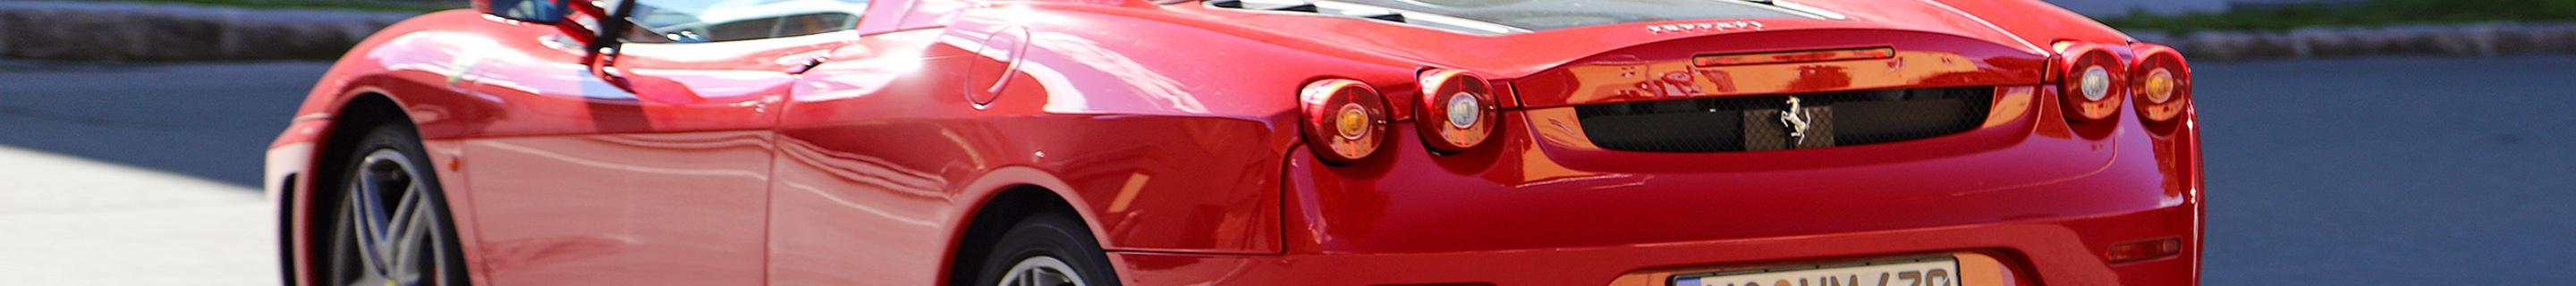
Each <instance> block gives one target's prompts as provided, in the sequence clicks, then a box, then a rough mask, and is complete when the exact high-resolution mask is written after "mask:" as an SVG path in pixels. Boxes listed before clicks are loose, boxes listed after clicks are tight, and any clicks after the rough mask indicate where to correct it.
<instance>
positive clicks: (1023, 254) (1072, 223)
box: [973, 213, 1118, 286]
mask: <svg viewBox="0 0 2576 286" xmlns="http://www.w3.org/2000/svg"><path fill="white" fill-rule="evenodd" d="M988 253H990V255H989V256H986V258H985V259H984V263H983V265H982V266H980V267H978V269H980V270H981V271H980V273H979V274H977V275H976V277H977V278H976V281H977V282H976V283H975V284H973V285H991V286H1118V275H1117V274H1116V273H1113V272H1112V271H1111V270H1110V269H1109V256H1108V255H1107V254H1106V253H1104V252H1102V251H1101V250H1100V245H1099V243H1098V242H1097V241H1096V240H1092V238H1091V229H1090V228H1088V227H1084V225H1083V224H1082V221H1081V220H1076V219H1073V218H1071V217H1070V216H1067V215H1063V214H1055V213H1046V214H1038V215H1036V216H1033V217H1030V218H1028V219H1023V220H1020V222H1019V224H1017V225H1014V226H1012V227H1011V229H1010V231H1008V232H1005V233H1004V234H1003V235H1002V238H1001V239H1000V240H998V241H996V242H995V243H994V244H993V249H992V251H991V252H988Z"/></svg>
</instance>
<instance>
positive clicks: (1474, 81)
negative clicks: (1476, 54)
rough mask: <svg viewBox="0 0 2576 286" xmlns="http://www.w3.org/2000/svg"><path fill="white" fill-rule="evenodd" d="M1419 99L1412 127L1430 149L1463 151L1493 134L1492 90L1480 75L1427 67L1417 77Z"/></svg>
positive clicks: (1493, 101) (1493, 110) (1493, 109)
mask: <svg viewBox="0 0 2576 286" xmlns="http://www.w3.org/2000/svg"><path fill="white" fill-rule="evenodd" d="M1419 83H1420V85H1421V86H1422V98H1421V100H1417V101H1414V102H1418V103H1420V104H1416V105H1417V106H1419V107H1418V109H1416V110H1417V111H1416V112H1414V114H1418V115H1417V116H1414V118H1415V120H1414V124H1413V126H1415V127H1417V128H1418V129H1421V131H1422V137H1423V138H1422V141H1423V142H1424V143H1427V145H1431V148H1432V149H1439V150H1441V151H1451V152H1456V151H1464V150H1467V148H1474V147H1476V145H1477V144H1482V143H1484V142H1485V139H1486V138H1488V137H1493V134H1494V122H1495V120H1496V118H1495V116H1496V114H1495V113H1496V111H1495V108H1494V103H1495V102H1496V101H1495V100H1494V92H1493V87H1492V85H1491V84H1490V83H1487V82H1486V81H1485V78H1484V77H1480V76H1476V75H1475V74H1470V73H1467V72H1465V71H1458V70H1440V69H1435V70H1430V71H1427V72H1424V73H1422V77H1421V79H1420V82H1419Z"/></svg>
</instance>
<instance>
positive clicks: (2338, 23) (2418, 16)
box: [2101, 0, 2576, 35]
mask: <svg viewBox="0 0 2576 286" xmlns="http://www.w3.org/2000/svg"><path fill="white" fill-rule="evenodd" d="M2101 20H2102V23H2103V24H2107V25H2111V27H2114V28H2119V29H2121V30H2154V31H2165V32H2170V33H2174V34H2178V35H2181V34H2190V33H2194V32H2200V31H2287V30H2291V29H2298V28H2307V27H2374V26H2391V25H2407V24H2444V23H2483V22H2565V21H2576V0H2478V1H2459V0H2370V1H2368V2H2363V3H2359V4H2349V5H2297V6H2285V7H2279V8H2277V9H2257V10H2246V11H2227V12H2215V13H2212V12H2190V13H2181V14H2153V13H2147V12H2146V11H2144V10H2132V11H2130V13H2129V15H2128V16H2122V17H2112V18H2104V19H2101Z"/></svg>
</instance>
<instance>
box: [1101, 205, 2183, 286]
mask: <svg viewBox="0 0 2576 286" xmlns="http://www.w3.org/2000/svg"><path fill="white" fill-rule="evenodd" d="M2199 208H2200V205H2199V204H2196V203H2195V204H2185V205H2181V206H2174V207H2169V208H2163V209H2155V210H2149V211H2144V212H2137V213H2130V214H2121V215H2112V216H2102V217H2090V218H2078V219H2065V220H2052V221H2033V222H2017V223H2004V224H1991V225H1970V226H1953V227H1935V228H1921V229H1907V230H1895V231H1880V232H1867V233H1847V234H1833V235H1817V236H1803V237H1777V238H1758V239H1735V240H1712V241H1688V242H1674V243H1663V244H1640V245H1621V246H1606V247H1587V248H1548V249H1518V250H1497V251H1468V252H1443V253H1384V254H1377V253H1337V254H1322V253H1316V254H1287V255H1200V254H1176V253H1149V252H1111V253H1110V258H1111V260H1113V261H1114V263H1116V264H1117V266H1118V268H1119V270H1120V271H1119V276H1120V277H1121V278H1122V279H1125V280H1126V281H1124V282H1126V285H1353V286H1366V285H1421V284H1465V285H1477V284H1482V285H1495V286H1523V285H1614V286H1648V285H1655V286H1660V285H1666V283H1667V282H1666V281H1667V280H1666V279H1665V278H1666V277H1669V276H1670V275H1673V274H1681V273H1695V272H1710V271H1718V270H1725V269H1741V268H1767V267H1778V266H1791V265H1817V264H1832V263H1843V262H1856V261H1870V260H1876V259H1883V258H1901V257H1921V256H1943V255H1947V256H1955V257H1959V258H1960V261H1961V264H1962V268H1963V270H1965V271H1963V272H1964V273H1962V277H1963V279H1962V282H1965V283H1963V285H2198V284H2199V282H2198V281H2199V274H2198V271H2197V270H2198V266H2199V264H2200V253H2199V249H2198V237H2197V236H2196V235H2195V234H2193V233H2190V232H2189V231H2178V229H2182V227H2167V226H2196V225H2197V223H2196V222H2197V221H2198V216H2197V215H2196V213H2197V212H2198V209H2199ZM2194 228H2196V227H2194ZM2159 237H2184V238H2185V240H2186V241H2185V244H2184V245H2187V247H2185V249H2184V251H2183V252H2182V254H2180V255H2177V256H2172V257H2166V258H2158V259H2151V260H2145V261H2139V262H2130V263H2122V264H2110V263H2107V262H2106V261H2105V260H2104V257H2103V256H2104V254H2103V252H2104V251H2105V250H2106V248H2107V247H2108V246H2109V245H2110V244H2113V243H2118V242H2123V241H2130V240H2135V239H2151V238H2159ZM1980 265H1985V266H1984V267H1980Z"/></svg>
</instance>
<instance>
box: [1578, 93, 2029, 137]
mask: <svg viewBox="0 0 2576 286" xmlns="http://www.w3.org/2000/svg"><path fill="white" fill-rule="evenodd" d="M1791 98H1797V101H1796V102H1797V103H1796V106H1797V107H1798V109H1799V111H1798V113H1799V114H1803V115H1802V116H1798V118H1799V119H1803V120H1801V121H1802V122H1803V123H1804V125H1806V126H1805V127H1804V128H1798V127H1790V126H1788V125H1790V124H1788V123H1786V122H1784V121H1783V120H1782V117H1783V116H1782V115H1781V114H1782V113H1783V112H1784V111H1786V110H1787V109H1788V108H1789V107H1790V106H1791V103H1790V102H1791V101H1790V99H1791ZM1993 98H1994V87H1956V88H1918V89H1887V90H1867V91H1845V92H1821V93H1802V94H1788V95H1762V96H1730V97H1717V98H1701V99H1678V100H1660V101H1639V102H1621V103H1605V104H1592V105H1578V106H1575V107H1574V110H1575V114H1576V116H1578V118H1581V123H1582V125H1583V132H1584V133H1585V134H1586V136H1588V137H1591V138H1592V143H1593V144H1594V145H1598V146H1601V148H1603V149H1610V150H1621V151H1642V152H1741V151H1763V150H1780V149H1809V148H1830V147H1836V146H1851V145H1863V144H1877V143H1889V142H1899V141H1907V140H1915V139H1924V138H1932V137H1939V136H1943V135H1950V134H1958V133H1960V132H1967V131H1968V130H1973V129H1976V128H1977V127H1978V126H1979V125H1981V124H1982V123H1983V122H1984V121H1985V119H1986V117H1987V112H1988V110H1989V105H1992V103H1993V102H1992V100H1993ZM1792 130H1800V131H1803V132H1799V133H1803V134H1806V135H1808V136H1805V137H1799V136H1792V135H1790V134H1792V133H1793V131H1792Z"/></svg>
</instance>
